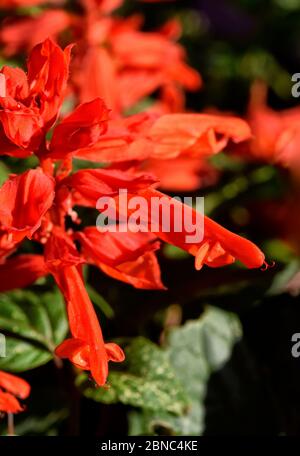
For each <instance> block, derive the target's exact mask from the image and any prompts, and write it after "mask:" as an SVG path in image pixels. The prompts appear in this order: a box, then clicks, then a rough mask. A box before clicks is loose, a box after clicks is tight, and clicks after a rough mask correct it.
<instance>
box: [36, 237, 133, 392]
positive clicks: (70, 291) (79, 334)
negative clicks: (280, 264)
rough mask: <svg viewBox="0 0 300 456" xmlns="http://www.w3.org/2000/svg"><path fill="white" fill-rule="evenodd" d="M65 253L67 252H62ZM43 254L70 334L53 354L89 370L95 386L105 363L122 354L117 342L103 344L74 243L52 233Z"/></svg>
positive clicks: (104, 371)
mask: <svg viewBox="0 0 300 456" xmlns="http://www.w3.org/2000/svg"><path fill="white" fill-rule="evenodd" d="M61 247H63V248H61ZM66 252H69V253H68V254H67V255H65V254H66ZM45 255H46V262H47V264H48V267H49V270H50V271H51V272H52V274H53V275H54V277H55V279H56V281H57V284H58V286H59V287H60V289H61V291H62V293H63V295H64V297H65V300H66V303H67V311H68V317H69V324H70V330H71V333H72V336H73V338H72V339H67V340H65V341H64V342H63V343H62V344H61V345H59V346H58V347H57V349H56V354H57V356H59V357H61V358H68V359H70V361H72V362H73V364H74V365H75V366H77V367H79V368H80V369H84V370H90V371H91V374H92V376H93V378H94V379H95V381H96V382H97V383H98V385H100V386H101V385H104V384H105V383H106V379H107V375H108V362H109V361H114V362H121V361H123V360H124V353H123V351H122V349H121V348H120V347H119V346H118V345H116V344H114V343H107V344H105V343H104V340H103V336H102V332H101V328H100V325H99V322H98V319H97V316H96V313H95V311H94V308H93V305H92V303H91V301H90V298H89V296H88V294H87V291H86V289H85V286H84V283H83V281H82V277H81V274H80V273H79V271H78V264H79V263H80V261H81V260H80V258H79V256H78V255H76V249H75V246H72V245H71V244H70V241H68V240H67V241H66V240H65V238H64V236H63V235H62V234H59V233H56V234H53V235H52V236H51V237H50V239H49V241H48V243H47V245H46V251H45ZM66 258H67V260H66Z"/></svg>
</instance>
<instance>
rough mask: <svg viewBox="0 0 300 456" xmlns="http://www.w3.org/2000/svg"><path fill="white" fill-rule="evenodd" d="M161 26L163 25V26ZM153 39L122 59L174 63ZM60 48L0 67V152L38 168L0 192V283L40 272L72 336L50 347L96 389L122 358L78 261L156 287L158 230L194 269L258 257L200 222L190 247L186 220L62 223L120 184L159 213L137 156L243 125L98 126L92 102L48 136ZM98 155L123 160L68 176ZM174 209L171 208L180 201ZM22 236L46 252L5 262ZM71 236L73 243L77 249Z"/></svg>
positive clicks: (63, 56)
mask: <svg viewBox="0 0 300 456" xmlns="http://www.w3.org/2000/svg"><path fill="white" fill-rule="evenodd" d="M87 3H89V4H92V3H90V2H88V1H87ZM112 4H114V5H115V4H116V3H115V2H112V3H111V2H101V3H97V5H98V6H99V7H100V8H101V7H103V8H104V6H105V5H106V8H109V7H110V6H112ZM109 5H110V6H109ZM91 14H92V12H91ZM123 25H124V24H123ZM128 27H129V29H132V27H133V24H131V25H128V24H127V25H126V24H125V25H124V29H123V31H124V30H125V31H126V29H128ZM100 32H101V30H100ZM171 32H172V31H170V30H169V31H167V30H165V31H164V32H162V33H164V34H166V35H167V34H168V33H169V34H172V33H173V32H172V33H171ZM152 38H153V37H152ZM152 38H151V39H149V41H148V42H147V43H148V44H149V43H151V41H152ZM156 38H157V37H154V38H153V39H154V42H155V43H154V44H153V49H151V52H150V53H149V55H148V56H147V55H146V56H143V55H142V53H141V52H140V50H139V53H138V54H137V55H136V56H133V55H129V56H126V59H128V60H129V61H131V63H130V65H137V66H138V65H140V66H141V67H147V68H148V67H149V68H150V67H151V66H152V65H153V67H155V65H156V63H157V62H158V61H160V60H161V59H163V58H164V56H165V52H167V57H170V55H172V56H174V59H175V61H174V64H178V65H179V67H180V58H182V56H181V52H180V51H179V50H178V49H177V48H173V47H172V46H171V48H172V49H170V50H169V51H168V49H167V50H166V49H163V50H162V52H160V49H159V43H162V41H163V42H164V40H162V41H161V40H160V39H158V40H157V39H156ZM146 41H147V40H146ZM147 43H146V44H145V42H144V43H142V45H141V48H143V49H145V48H147V46H148V44H147ZM118 46H120V47H121V48H122V50H121V51H118V52H120V53H124V54H126V49H124V48H123V47H122V43H119V45H118ZM136 46H137V47H138V45H136ZM149 46H150V47H151V45H150V44H149ZM169 52H170V55H169ZM69 54H70V48H68V49H66V50H65V51H62V50H61V49H60V48H59V47H58V46H57V45H55V44H54V43H53V42H52V41H50V40H46V41H45V42H44V43H41V44H40V45H38V46H37V47H36V48H35V49H34V50H33V51H32V53H31V56H30V59H29V63H28V77H27V76H26V75H25V73H24V72H22V71H20V70H18V69H8V68H5V69H4V70H2V72H1V76H0V95H2V96H0V104H1V106H2V107H3V109H2V110H1V111H0V124H1V125H0V146H1V147H2V152H3V153H9V154H13V155H15V156H18V157H22V156H26V155H28V154H30V153H32V152H34V153H35V154H36V156H37V158H38V159H39V160H40V163H41V168H37V169H34V170H29V171H26V172H24V173H22V174H20V175H18V176H10V177H9V178H8V180H7V181H6V182H5V183H4V185H3V186H2V187H1V188H0V259H1V261H2V262H3V264H2V265H1V266H0V283H1V287H0V290H2V291H4V290H7V289H12V288H13V287H16V286H27V285H29V284H30V283H31V282H32V281H34V280H36V279H37V278H38V277H41V276H42V275H45V274H46V273H51V274H52V275H53V276H54V278H55V280H56V282H57V284H58V286H59V288H60V289H61V291H62V293H63V295H64V297H65V301H66V305H67V312H68V318H69V323H70V330H71V334H72V338H71V339H68V340H66V341H65V342H63V343H62V344H61V345H60V346H59V347H58V348H57V350H56V353H57V355H58V356H60V357H63V358H69V359H70V360H71V361H72V362H73V363H74V364H75V365H76V366H77V367H79V368H81V369H86V370H89V371H90V372H91V375H92V376H93V378H94V379H95V381H96V382H97V384H98V385H104V384H105V382H106V379H107V375H108V362H109V361H115V362H119V361H122V360H123V359H124V354H123V352H122V350H121V348H120V347H118V346H117V345H116V344H111V343H109V344H106V343H105V342H104V340H103V336H102V332H101V328H100V325H99V322H98V319H97V316H96V313H95V311H94V308H93V306H92V303H91V301H90V299H89V296H88V294H87V291H86V289H85V286H84V282H83V279H82V275H81V271H80V268H81V264H84V263H90V264H93V265H96V266H97V267H99V268H100V269H101V270H102V271H104V272H105V273H106V274H108V275H110V276H111V277H114V278H116V279H118V280H122V281H124V282H126V283H129V284H132V285H133V286H135V287H137V288H152V289H161V288H163V285H162V283H161V279H160V269H159V264H158V262H157V259H156V256H155V250H156V249H157V248H158V247H159V242H158V241H157V237H159V238H161V239H162V240H164V241H166V242H169V243H171V244H174V245H176V246H178V247H181V248H183V249H185V250H187V251H188V252H189V253H191V254H192V255H194V256H195V257H196V268H197V269H200V268H201V267H202V265H203V264H207V265H209V266H212V267H218V266H222V265H225V264H229V263H232V262H233V261H234V260H235V259H239V260H240V261H242V262H243V263H244V264H245V265H246V266H248V267H249V268H252V267H253V268H254V267H260V266H261V265H262V264H263V262H264V255H263V253H262V252H261V251H260V250H259V249H258V248H257V247H256V246H254V245H253V244H252V243H251V242H250V241H247V240H245V239H242V238H240V237H239V236H237V235H235V234H233V233H231V232H229V231H227V230H226V229H225V228H223V227H221V226H220V225H218V224H216V223H215V222H213V221H212V220H210V219H208V218H206V217H204V237H203V239H200V240H198V241H195V242H194V243H188V242H187V240H186V237H187V235H189V234H191V233H188V230H187V229H186V228H185V227H184V228H183V229H182V231H181V232H178V230H176V229H175V226H173V225H172V224H171V226H170V230H169V231H168V232H167V233H165V232H164V230H163V226H162V225H161V224H160V225H159V226H158V228H157V229H154V230H153V233H151V227H150V229H149V230H148V231H150V233H136V234H134V233H128V232H126V233H104V232H99V231H98V230H96V228H93V227H88V228H85V229H83V231H81V232H79V231H78V232H77V231H76V233H75V232H74V231H73V230H72V229H67V226H66V218H67V217H68V216H69V217H71V218H72V220H73V222H75V223H77V224H79V223H80V220H79V219H78V216H77V214H76V212H75V211H74V207H75V206H77V205H79V206H85V207H92V208H95V207H96V206H97V201H98V199H99V198H100V197H102V196H104V197H110V198H113V202H116V203H118V202H119V191H120V189H123V190H126V191H127V193H128V196H129V198H131V197H132V196H136V195H138V196H144V197H145V199H146V202H147V201H148V203H150V201H151V199H152V198H154V197H159V198H160V197H164V200H163V205H162V211H163V212H164V211H165V210H167V203H168V201H170V198H169V197H166V196H165V195H163V194H161V193H160V192H158V191H157V190H155V189H154V188H153V186H154V185H155V184H157V179H156V177H154V176H153V175H151V174H147V173H145V172H138V171H137V167H136V165H137V163H138V165H139V166H140V168H142V166H146V165H145V162H144V160H145V159H148V160H150V159H151V160H153V159H154V158H158V159H160V160H165V159H167V158H169V157H172V159H174V160H176V159H178V158H184V157H188V158H189V159H195V158H199V157H200V158H201V159H203V156H204V155H211V154H213V153H216V152H218V151H219V150H221V149H222V148H224V147H225V145H226V144H227V141H228V140H229V139H232V140H233V141H236V142H239V141H242V140H244V139H247V138H249V136H250V131H249V127H248V125H247V124H246V123H245V122H243V121H242V120H240V119H236V118H225V117H218V116H211V115H197V114H182V115H181V114H180V115H166V116H162V117H161V118H158V119H157V117H154V116H153V115H150V114H146V115H145V114H143V115H137V116H132V117H130V118H128V119H123V120H120V119H118V120H116V119H114V120H112V121H109V120H108V110H107V108H106V106H105V104H104V102H102V101H101V100H100V99H96V100H93V101H89V102H88V103H85V104H82V105H80V106H78V108H77V109H76V110H75V111H74V112H73V113H72V114H70V115H69V116H68V117H66V118H65V119H64V120H63V121H62V122H61V123H59V124H58V126H56V128H55V129H54V133H53V136H52V140H51V141H49V142H48V141H47V140H46V133H47V132H48V130H49V128H50V127H51V126H52V125H53V122H54V121H55V119H56V117H57V113H58V110H59V108H60V105H61V103H62V100H63V94H64V92H65V87H66V80H67V74H68V64H69ZM179 57H180V58H179ZM135 59H136V60H135ZM173 68H174V66H173ZM151 71H152V70H151ZM166 71H167V70H166ZM182 74H184V72H183V73H182ZM22 119H24V123H23V120H22ZM107 124H108V125H107ZM106 128H107V131H106ZM218 135H221V139H219V137H218ZM98 153H99V161H102V160H103V158H105V160H104V161H109V160H110V159H111V161H112V162H114V161H115V162H124V163H120V164H119V165H118V166H119V169H112V168H107V169H83V170H80V171H77V172H75V173H73V174H72V158H73V156H76V157H81V158H86V157H89V158H91V157H94V158H95V157H96V158H97V159H98V155H97V154H98ZM141 157H142V158H141ZM57 160H61V162H57ZM133 161H134V163H133ZM134 165H135V166H134ZM125 169H126V171H125ZM177 205H179V209H180V211H182V210H183V205H181V203H177ZM120 208H122V205H119V208H118V209H119V215H122V214H121V213H122V210H121V209H120ZM188 211H189V215H190V216H191V218H192V219H193V220H195V219H196V213H195V211H194V210H193V209H191V208H188ZM117 216H118V214H116V217H117ZM155 217H156V215H155V214H153V213H152V212H150V211H149V212H148V214H147V218H146V219H145V220H146V221H145V223H146V224H148V226H149V224H150V225H152V221H153V219H154V222H155V221H156V220H155ZM119 222H120V220H119ZM25 237H27V238H29V239H31V238H34V240H35V241H36V242H39V243H40V244H41V245H42V246H44V247H45V250H44V261H43V259H42V258H41V256H39V255H19V256H16V257H11V258H8V257H9V255H11V254H12V253H13V252H14V250H15V249H16V247H17V245H18V244H19V243H21V241H22V240H23V239H24V238H25ZM75 240H76V241H77V242H78V243H79V245H80V249H78V250H77V245H75V243H74V241H75ZM4 261H6V262H4ZM0 388H1V379H0ZM4 389H6V391H5V392H3V391H2V392H1V394H0V396H1V397H0V404H4V405H5V404H6V407H7V409H8V408H9V407H10V409H11V410H12V409H13V408H14V409H15V410H17V409H18V407H17V404H16V403H15V401H14V398H13V396H12V397H10V396H7V395H9V394H11V392H10V391H9V389H7V388H6V387H5V388H4ZM1 401H2V402H1ZM4 405H2V407H4Z"/></svg>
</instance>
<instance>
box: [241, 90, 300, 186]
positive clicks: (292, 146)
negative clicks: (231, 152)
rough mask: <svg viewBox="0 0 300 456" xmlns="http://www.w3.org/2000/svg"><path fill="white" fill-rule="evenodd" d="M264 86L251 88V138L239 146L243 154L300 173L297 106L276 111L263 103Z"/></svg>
mask: <svg viewBox="0 0 300 456" xmlns="http://www.w3.org/2000/svg"><path fill="white" fill-rule="evenodd" d="M266 98H267V87H266V86H265V85H264V84H262V83H260V82H257V83H255V84H254V86H253V87H252V93H251V99H250V104H249V111H248V121H249V124H250V126H251V128H252V130H253V140H252V141H251V142H250V143H249V144H248V147H246V148H244V150H243V148H241V152H242V153H243V157H244V158H246V159H247V160H248V159H250V160H251V159H253V158H254V159H256V160H258V161H263V162H268V163H276V164H279V165H281V166H284V167H287V168H290V169H291V171H292V172H293V173H295V174H296V175H297V177H298V179H299V175H300V160H299V152H298V151H299V146H300V127H299V125H300V109H299V107H296V108H290V109H285V110H282V111H275V110H273V109H271V108H270V107H269V106H267V104H266Z"/></svg>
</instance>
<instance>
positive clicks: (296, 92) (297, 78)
mask: <svg viewBox="0 0 300 456" xmlns="http://www.w3.org/2000/svg"><path fill="white" fill-rule="evenodd" d="M292 82H295V84H294V85H293V87H292V96H293V97H294V98H299V97H300V73H295V74H293V76H292Z"/></svg>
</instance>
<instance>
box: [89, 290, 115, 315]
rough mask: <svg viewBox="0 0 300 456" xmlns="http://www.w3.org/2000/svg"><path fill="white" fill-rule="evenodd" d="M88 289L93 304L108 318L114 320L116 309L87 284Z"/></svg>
mask: <svg viewBox="0 0 300 456" xmlns="http://www.w3.org/2000/svg"><path fill="white" fill-rule="evenodd" d="M86 289H87V292H88V294H89V296H90V298H91V300H92V301H93V303H94V304H95V305H96V306H97V307H98V308H99V309H100V310H101V312H103V313H104V315H105V316H106V318H114V316H115V312H114V309H113V308H112V307H111V305H110V304H109V303H108V302H107V301H106V299H104V298H103V296H101V295H100V294H99V293H98V291H96V290H95V288H93V287H92V286H91V285H89V284H86Z"/></svg>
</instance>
